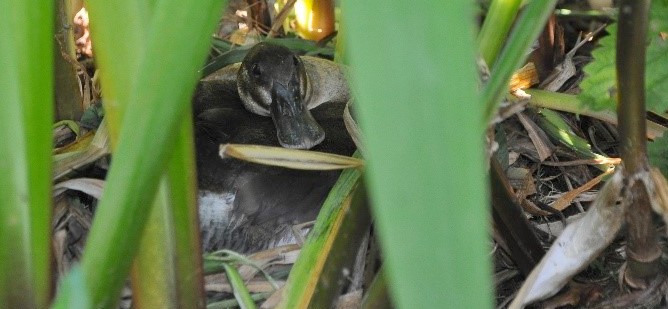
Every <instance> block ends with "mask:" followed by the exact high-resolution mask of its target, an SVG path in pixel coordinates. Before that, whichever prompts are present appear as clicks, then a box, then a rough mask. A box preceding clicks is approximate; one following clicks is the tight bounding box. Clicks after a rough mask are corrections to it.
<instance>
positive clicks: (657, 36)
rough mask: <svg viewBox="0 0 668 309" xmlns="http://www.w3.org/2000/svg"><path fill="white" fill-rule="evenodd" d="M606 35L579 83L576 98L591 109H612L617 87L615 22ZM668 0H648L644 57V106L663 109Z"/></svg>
mask: <svg viewBox="0 0 668 309" xmlns="http://www.w3.org/2000/svg"><path fill="white" fill-rule="evenodd" d="M606 30H607V31H608V33H610V35H608V36H606V37H604V38H602V39H601V40H600V41H599V44H600V47H599V48H597V49H596V50H594V52H593V53H592V55H593V56H594V61H593V62H591V63H590V64H588V65H587V66H585V67H584V72H585V79H584V80H583V81H582V83H581V84H580V88H582V93H580V99H581V100H582V101H583V102H584V104H586V105H588V106H589V107H590V108H592V109H595V110H602V109H609V110H615V108H616V106H617V103H616V96H617V87H616V82H615V78H616V73H615V40H616V39H617V24H612V25H610V26H608V28H606ZM666 33H668V1H667V0H655V1H652V7H651V8H650V22H649V30H648V37H647V42H648V44H649V45H648V47H647V59H646V61H645V65H646V73H645V89H646V95H647V96H646V104H647V110H650V111H654V112H657V113H663V112H664V111H665V110H666V109H668V70H666V68H668V41H666Z"/></svg>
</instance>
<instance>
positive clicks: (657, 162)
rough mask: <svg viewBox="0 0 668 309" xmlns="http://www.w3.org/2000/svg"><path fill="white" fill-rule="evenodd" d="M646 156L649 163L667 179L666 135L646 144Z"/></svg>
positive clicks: (667, 150)
mask: <svg viewBox="0 0 668 309" xmlns="http://www.w3.org/2000/svg"><path fill="white" fill-rule="evenodd" d="M647 156H648V157H649V162H650V163H651V164H652V165H653V166H656V167H658V168H659V169H660V170H661V173H663V175H664V176H666V177H668V134H664V135H663V136H662V137H660V138H657V139H655V140H654V141H653V142H651V143H647Z"/></svg>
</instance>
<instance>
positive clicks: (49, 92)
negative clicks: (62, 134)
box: [0, 1, 55, 308]
mask: <svg viewBox="0 0 668 309" xmlns="http://www.w3.org/2000/svg"><path fill="white" fill-rule="evenodd" d="M54 3H55V2H53V1H32V2H14V1H2V2H0V19H1V20H2V21H3V25H4V28H3V30H4V31H2V34H1V35H0V67H2V70H1V71H0V95H1V96H2V103H0V104H1V105H2V112H1V113H0V175H2V177H0V244H2V245H0V307H3V308H44V307H46V305H47V302H48V298H49V294H50V293H51V289H52V287H51V280H50V276H51V274H52V271H51V269H50V266H51V261H50V257H51V242H50V232H51V229H50V226H51V207H50V204H51V165H52V161H51V151H52V149H51V143H52V134H53V133H52V128H51V125H52V123H53V55H52V49H53V44H54V39H53V17H54V11H53V4H54Z"/></svg>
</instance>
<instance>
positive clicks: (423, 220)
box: [343, 0, 492, 308]
mask: <svg viewBox="0 0 668 309" xmlns="http://www.w3.org/2000/svg"><path fill="white" fill-rule="evenodd" d="M473 6H474V5H473V2H471V1H465V0H458V1H447V2H446V1H420V2H418V3H416V2H409V1H380V0H376V1H348V2H345V3H344V7H343V13H344V14H343V18H344V19H343V22H344V23H345V24H344V27H345V29H346V39H349V40H348V42H347V45H346V48H348V52H347V59H348V60H349V62H350V65H351V68H352V74H351V75H352V82H353V90H354V91H355V94H356V98H357V99H358V102H356V103H355V104H356V105H355V107H356V108H357V107H359V109H357V111H358V112H359V113H358V115H359V120H360V125H361V128H362V131H363V132H364V133H365V136H364V137H365V138H366V139H365V141H366V142H367V144H366V146H367V150H368V152H367V153H365V156H367V159H368V166H367V169H366V177H368V178H366V180H367V184H368V188H369V192H370V195H371V200H372V201H373V214H374V217H375V219H376V221H375V222H376V223H377V225H376V228H378V232H379V234H380V240H381V244H382V245H383V256H384V258H385V264H384V265H385V266H386V267H387V268H385V270H386V271H387V276H388V281H389V282H390V290H391V292H392V295H393V298H394V300H395V305H396V306H397V307H398V308H444V307H445V308H447V307H449V308H490V307H492V300H491V284H490V281H489V279H490V262H489V257H488V252H489V247H488V238H487V237H488V234H487V232H488V230H487V226H488V207H487V205H488V200H487V194H486V191H485V190H484V188H485V187H486V184H487V182H486V180H485V163H484V156H483V142H482V141H483V133H484V132H483V131H484V130H483V128H484V127H485V125H484V124H483V120H482V117H481V115H482V113H483V105H482V104H480V101H479V96H478V95H477V86H476V80H477V78H476V70H475V65H474V64H475V43H474V37H473V33H474V23H473V21H474V19H473V12H474V7H473ZM417 7H419V8H420V9H419V10H416V9H415V8H417ZM369 12H374V15H373V18H370V16H369ZM388 31H390V33H391V34H392V35H388ZM397 38H401V41H400V42H398V41H397Z"/></svg>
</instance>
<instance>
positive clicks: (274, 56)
mask: <svg viewBox="0 0 668 309" xmlns="http://www.w3.org/2000/svg"><path fill="white" fill-rule="evenodd" d="M337 89H338V90H337ZM348 100H349V94H348V86H347V83H346V81H345V76H344V72H343V70H342V69H341V68H340V67H339V66H338V65H336V64H335V63H333V62H331V61H328V60H325V59H319V58H315V57H308V56H298V55H296V54H294V53H293V52H291V51H290V50H289V49H287V48H285V47H283V46H280V45H275V44H268V43H260V44H257V45H255V46H254V47H253V48H251V49H250V50H249V52H248V54H247V55H246V57H245V58H244V60H243V61H242V62H241V63H236V64H232V65H229V66H227V67H225V68H222V69H220V70H219V71H217V72H214V73H213V74H211V75H209V76H207V77H205V78H203V79H202V80H200V82H199V84H198V85H197V88H196V91H195V95H194V97H193V116H194V123H195V130H194V131H195V151H196V165H197V182H198V205H199V214H200V228H201V230H202V248H203V250H204V251H205V252H212V251H215V250H220V249H229V250H233V251H237V252H240V253H251V252H256V251H260V250H264V249H269V248H272V247H276V246H280V245H283V244H289V243H295V242H296V239H297V238H299V236H297V235H294V234H295V233H294V232H293V228H292V227H293V226H295V225H297V224H300V223H304V222H309V221H313V220H315V218H316V217H317V214H318V212H319V210H320V207H321V206H322V203H323V202H324V200H325V198H326V197H327V194H328V193H329V191H330V189H331V188H332V186H333V185H334V183H335V182H336V180H337V179H338V176H339V172H338V171H301V170H291V169H286V168H280V167H271V166H265V165H260V164H255V163H249V162H245V161H240V160H237V159H233V158H225V159H223V158H221V157H220V156H219V154H218V151H219V146H220V144H225V143H238V144H257V145H268V146H279V147H285V148H298V149H312V150H315V151H322V152H329V153H336V154H343V155H351V154H352V153H353V152H354V151H355V149H356V147H355V144H354V142H353V141H352V139H351V138H350V136H349V134H348V133H347V131H346V128H345V125H344V121H343V119H342V115H343V111H344V109H345V106H346V102H347V101H348ZM325 103H327V104H325Z"/></svg>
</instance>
